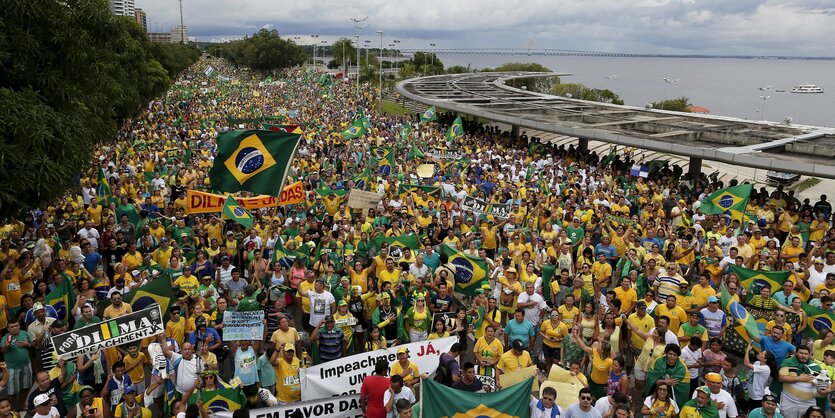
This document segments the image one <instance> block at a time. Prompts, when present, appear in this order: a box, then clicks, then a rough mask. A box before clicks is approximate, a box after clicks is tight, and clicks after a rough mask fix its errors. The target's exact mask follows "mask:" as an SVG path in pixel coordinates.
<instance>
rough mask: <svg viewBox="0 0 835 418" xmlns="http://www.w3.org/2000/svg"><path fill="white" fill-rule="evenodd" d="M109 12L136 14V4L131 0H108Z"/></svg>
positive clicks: (127, 14) (129, 15) (125, 14)
mask: <svg viewBox="0 0 835 418" xmlns="http://www.w3.org/2000/svg"><path fill="white" fill-rule="evenodd" d="M110 13H113V14H114V15H117V16H128V17H135V16H136V6H135V5H134V1H133V0H110Z"/></svg>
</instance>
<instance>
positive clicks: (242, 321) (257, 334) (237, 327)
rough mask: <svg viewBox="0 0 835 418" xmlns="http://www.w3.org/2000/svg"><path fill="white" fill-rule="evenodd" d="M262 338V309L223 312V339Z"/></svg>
mask: <svg viewBox="0 0 835 418" xmlns="http://www.w3.org/2000/svg"><path fill="white" fill-rule="evenodd" d="M263 338H264V311H251V312H246V311H244V312H238V311H225V312H224V313H223V340H224V341H241V340H247V341H249V340H261V339H263Z"/></svg>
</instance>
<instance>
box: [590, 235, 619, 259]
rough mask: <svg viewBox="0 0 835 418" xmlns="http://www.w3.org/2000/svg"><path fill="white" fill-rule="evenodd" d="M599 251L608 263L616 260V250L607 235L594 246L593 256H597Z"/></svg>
mask: <svg viewBox="0 0 835 418" xmlns="http://www.w3.org/2000/svg"><path fill="white" fill-rule="evenodd" d="M601 253H602V254H605V255H606V260H607V261H609V264H612V263H613V262H616V261H617V259H618V250H617V249H616V248H615V246H614V245H612V239H611V238H609V237H603V239H602V240H601V241H600V244H597V245H595V246H594V256H595V257H597V255H598V254H601Z"/></svg>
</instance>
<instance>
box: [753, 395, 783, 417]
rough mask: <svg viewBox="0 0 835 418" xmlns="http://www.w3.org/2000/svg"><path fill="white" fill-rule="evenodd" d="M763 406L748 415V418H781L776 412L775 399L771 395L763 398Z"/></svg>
mask: <svg viewBox="0 0 835 418" xmlns="http://www.w3.org/2000/svg"><path fill="white" fill-rule="evenodd" d="M762 402H763V406H761V407H759V408H756V409H754V410H753V411H751V412H749V413H748V418H783V416H782V415H780V413H779V412H777V403H778V402H777V397H776V396H774V395H772V394H770V393H769V394H767V395H765V396H763V401H762Z"/></svg>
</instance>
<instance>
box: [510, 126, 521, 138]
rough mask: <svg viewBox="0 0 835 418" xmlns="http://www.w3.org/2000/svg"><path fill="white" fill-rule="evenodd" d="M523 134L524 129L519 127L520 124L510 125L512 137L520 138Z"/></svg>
mask: <svg viewBox="0 0 835 418" xmlns="http://www.w3.org/2000/svg"><path fill="white" fill-rule="evenodd" d="M521 134H522V130H521V129H519V125H511V126H510V137H511V138H514V139H516V138H519V135H521Z"/></svg>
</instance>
